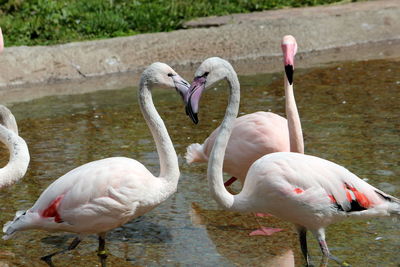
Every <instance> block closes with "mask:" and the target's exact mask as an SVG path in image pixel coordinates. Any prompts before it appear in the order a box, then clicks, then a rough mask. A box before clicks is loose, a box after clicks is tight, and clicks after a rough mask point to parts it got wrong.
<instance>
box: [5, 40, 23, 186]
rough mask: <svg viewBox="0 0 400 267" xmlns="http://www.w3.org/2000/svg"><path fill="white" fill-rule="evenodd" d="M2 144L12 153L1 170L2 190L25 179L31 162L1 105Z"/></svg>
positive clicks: (9, 112) (16, 131) (11, 121)
mask: <svg viewBox="0 0 400 267" xmlns="http://www.w3.org/2000/svg"><path fill="white" fill-rule="evenodd" d="M0 39H1V38H0ZM0 45H1V43H0ZM0 142H2V143H4V144H5V145H6V146H7V148H8V150H9V151H10V157H9V161H8V163H7V165H6V166H4V167H3V168H1V169H0V188H3V187H6V186H10V185H12V184H14V183H15V182H17V181H18V180H19V179H21V178H22V177H24V175H25V173H26V171H27V170H28V166H29V161H30V156H29V149H28V146H27V144H26V142H25V140H24V139H22V138H21V137H20V136H19V135H18V126H17V123H16V121H15V117H14V115H13V114H12V113H11V111H10V110H9V109H8V108H7V107H5V106H3V105H0Z"/></svg>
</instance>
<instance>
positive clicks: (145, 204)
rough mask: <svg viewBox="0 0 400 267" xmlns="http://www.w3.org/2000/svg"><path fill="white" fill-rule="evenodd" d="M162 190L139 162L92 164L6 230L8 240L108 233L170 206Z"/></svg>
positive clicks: (49, 189)
mask: <svg viewBox="0 0 400 267" xmlns="http://www.w3.org/2000/svg"><path fill="white" fill-rule="evenodd" d="M162 188H163V183H162V182H161V180H160V179H159V178H157V177H155V176H154V175H152V174H151V173H150V171H148V170H147V168H146V167H145V166H144V165H143V164H141V163H140V162H138V161H136V160H134V159H130V158H124V157H113V158H106V159H102V160H97V161H93V162H90V163H86V164H84V165H82V166H80V167H78V168H75V169H73V170H71V171H70V172H68V173H66V174H65V175H63V176H61V177H60V178H59V179H57V180H56V181H54V182H53V183H52V184H51V185H50V186H49V187H47V189H46V190H45V191H44V192H43V193H42V194H41V195H40V197H39V199H38V200H37V201H36V203H35V204H34V205H33V207H32V208H30V209H29V210H28V211H27V212H26V214H25V216H24V217H23V220H22V219H21V220H19V222H16V223H15V224H13V225H12V226H9V227H7V226H6V227H5V229H4V230H5V232H6V239H8V238H9V236H10V235H12V234H13V232H14V231H15V230H16V229H18V230H28V229H32V228H36V229H44V230H50V231H68V232H74V233H78V234H81V235H84V234H95V233H102V232H107V231H109V230H111V229H113V228H116V227H119V226H121V225H123V224H124V223H126V222H128V221H129V220H131V219H132V218H136V217H139V216H141V215H143V214H144V213H146V212H148V211H150V210H151V209H153V208H154V207H156V206H157V205H158V204H159V203H160V202H162V201H164V200H165V199H166V198H167V197H168V196H169V195H170V194H167V192H165V190H163V189H162ZM171 189H172V190H173V188H171ZM173 191H175V190H173ZM57 200H58V201H57ZM56 202H57V203H56Z"/></svg>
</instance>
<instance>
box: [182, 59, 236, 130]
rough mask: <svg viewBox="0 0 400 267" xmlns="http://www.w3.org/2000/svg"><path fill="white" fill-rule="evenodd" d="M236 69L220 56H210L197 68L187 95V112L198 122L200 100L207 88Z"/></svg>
mask: <svg viewBox="0 0 400 267" xmlns="http://www.w3.org/2000/svg"><path fill="white" fill-rule="evenodd" d="M234 72H235V71H234V70H233V68H232V66H231V64H230V63H229V62H228V61H226V60H224V59H222V58H219V57H210V58H208V59H206V60H204V61H203V63H201V65H200V66H199V68H198V69H197V70H196V73H195V78H194V79H193V82H192V84H191V85H190V88H189V93H188V94H187V95H186V98H185V104H186V114H187V115H188V116H189V117H190V118H191V119H192V121H193V122H194V123H195V124H197V123H198V122H199V119H198V117H197V113H198V112H199V102H200V98H201V95H202V93H203V91H204V89H205V88H207V87H209V86H211V85H212V84H214V83H216V82H218V81H219V80H222V79H224V78H227V77H228V76H229V75H232V73H234Z"/></svg>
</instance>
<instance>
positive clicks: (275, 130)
mask: <svg viewBox="0 0 400 267" xmlns="http://www.w3.org/2000/svg"><path fill="white" fill-rule="evenodd" d="M281 48H282V52H283V63H284V70H285V75H284V87H285V96H286V97H285V102H286V103H285V107H286V116H287V120H286V119H285V118H284V117H282V116H280V115H277V114H275V113H272V112H264V111H258V112H254V113H251V114H247V115H244V116H241V117H239V118H236V120H235V123H234V126H233V130H232V134H231V136H230V137H229V142H228V146H227V148H226V151H225V157H224V164H223V171H224V172H226V173H229V174H230V175H232V178H230V179H229V180H228V181H227V182H225V186H229V185H230V184H232V183H233V182H234V181H235V180H236V179H237V178H238V179H239V180H240V181H241V183H242V184H243V183H244V180H245V178H246V175H247V172H248V170H249V168H250V166H251V164H253V163H254V161H256V160H257V159H259V158H261V157H262V156H264V155H266V154H269V153H273V152H283V151H292V152H298V153H304V141H303V133H302V129H301V122H300V117H299V113H298V110H297V105H296V100H295V98H294V92H293V72H294V57H295V55H296V52H297V42H296V39H295V38H294V37H293V36H291V35H286V36H284V37H283V38H282V42H281ZM197 111H198V105H197V106H196V113H197ZM193 119H194V122H195V123H197V122H198V119H197V116H196V117H194V118H193ZM218 130H219V127H218V128H216V129H215V130H214V131H213V132H212V133H211V135H210V136H209V137H208V138H207V139H206V140H205V141H204V143H203V144H201V145H200V144H198V143H196V144H191V145H189V146H188V147H187V152H186V155H185V157H186V162H187V163H189V164H191V163H193V162H207V161H208V158H209V155H210V153H211V149H212V147H213V145H214V142H215V138H216V137H217V134H218ZM256 216H265V214H262V213H258V214H256ZM281 230H282V229H280V228H271V227H264V226H261V228H260V229H257V230H254V231H252V232H251V233H250V235H271V234H273V233H275V232H279V231H281Z"/></svg>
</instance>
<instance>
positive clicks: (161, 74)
mask: <svg viewBox="0 0 400 267" xmlns="http://www.w3.org/2000/svg"><path fill="white" fill-rule="evenodd" d="M144 82H146V83H148V84H149V85H150V86H158V87H164V88H175V90H176V91H177V92H178V93H179V94H180V95H181V97H182V100H184V99H185V98H186V95H187V93H188V92H189V83H188V82H187V81H186V80H184V79H183V78H182V77H181V76H180V75H179V74H178V73H177V72H176V71H174V69H172V68H171V67H170V66H168V65H167V64H165V63H161V62H155V63H153V64H151V65H150V66H149V67H147V68H146V69H145V70H144V71H143V74H142V78H141V83H144Z"/></svg>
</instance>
